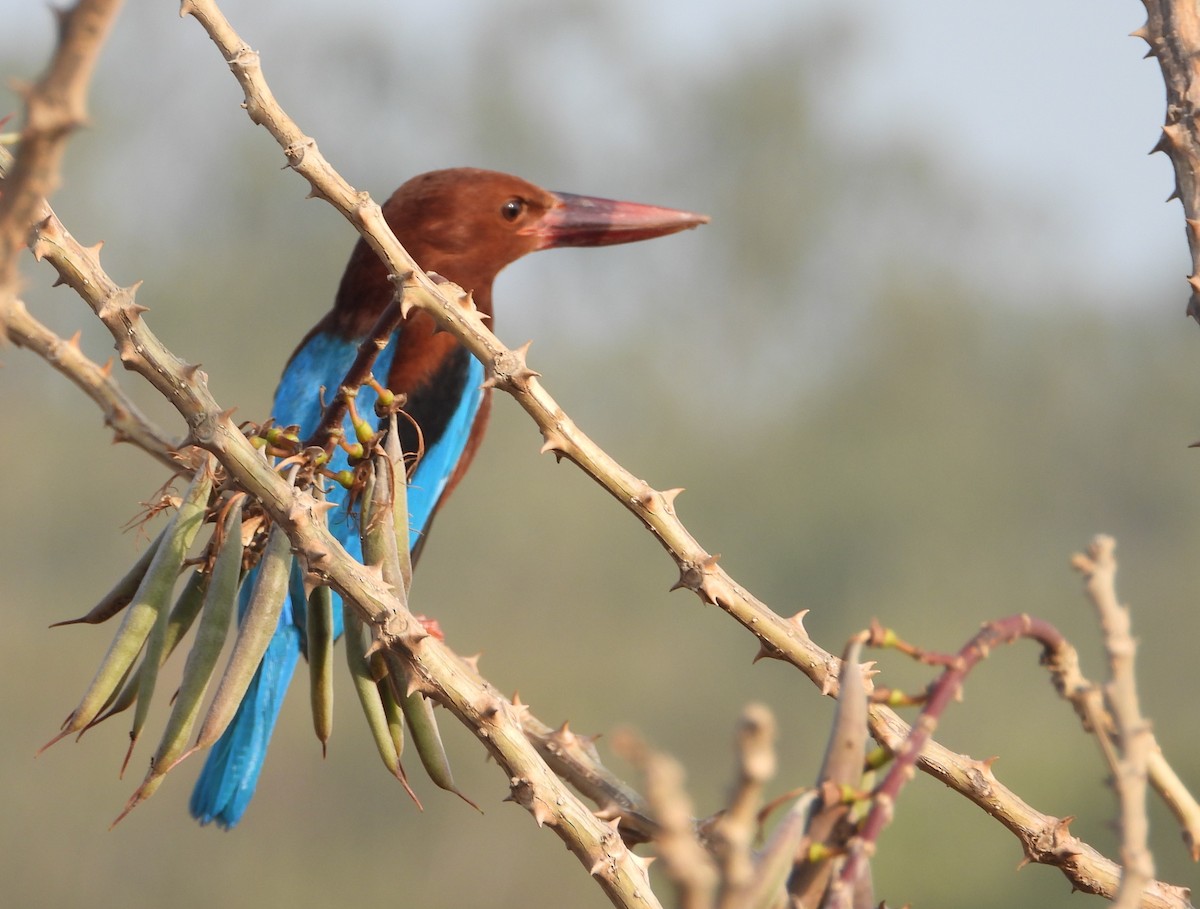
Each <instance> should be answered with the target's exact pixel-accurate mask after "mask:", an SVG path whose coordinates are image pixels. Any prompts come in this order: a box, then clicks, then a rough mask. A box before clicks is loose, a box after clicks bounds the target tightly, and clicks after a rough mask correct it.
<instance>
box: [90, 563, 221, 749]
mask: <svg viewBox="0 0 1200 909" xmlns="http://www.w3.org/2000/svg"><path fill="white" fill-rule="evenodd" d="M207 589H208V574H207V573H206V572H203V571H198V570H197V571H193V572H192V574H191V576H190V577H189V578H188V580H187V583H186V584H184V585H183V590H181V591H180V593H179V598H178V599H176V600H175V605H174V606H173V607H172V609H171V616H170V618H168V619H167V644H166V647H165V648H164V652H163V656H162V660H160V662H159V665H160V666H161V665H162V664H163V663H164V662H166V660H167V659H168V658H170V656H171V654H172V653H174V652H175V648H176V647H177V646H178V645H179V642H180V640H182V638H183V636H184V635H185V634H187V633H188V629H189V628H191V627H192V622H193V621H195V619H196V615H197V614H198V613H199V612H200V605H201V604H202V603H203V602H204V592H205V591H206V590H207ZM144 665H145V662H144V661H143V662H142V663H139V664H138V668H137V670H136V671H135V672H134V673H133V675H132V676H131V677H130V678H129V679H128V680H127V681H126V682H125V684H124V685H123V686H122V687H121V693H120V694H119V695H118V696H116V697H115V698H113V699H111V700H110V701H109V703H107V704H105V705H104V713H102V714H101V715H100V716H98V717H96V719H94V720H92V722H91V723H89V724H88V725H87V728H86V729H84V732H86V731H87V730H88V729H91V728H92V727H93V726H96V725H98V724H100V723H103V722H104V721H105V720H107V719H108V718H109V717H111V716H116V715H117V714H118V713H121V712H122V711H124V710H127V709H129V706H130V705H131V704H132V703H133V702H134V701H135V700H136V699H137V693H138V687H139V685H140V684H141V674H142V666H144ZM81 734H82V733H81ZM122 773H124V768H123V767H122Z"/></svg>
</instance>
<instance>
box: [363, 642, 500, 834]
mask: <svg viewBox="0 0 1200 909" xmlns="http://www.w3.org/2000/svg"><path fill="white" fill-rule="evenodd" d="M384 658H385V659H386V660H387V664H388V669H389V670H390V672H389V675H388V679H389V681H390V682H391V685H392V691H393V692H394V693H395V696H396V699H397V700H398V701H399V702H400V709H401V710H402V711H403V712H404V719H405V721H406V722H407V723H408V735H409V738H410V739H412V743H413V745H414V746H415V747H416V749H417V755H418V756H419V757H420V758H421V764H422V766H424V768H425V772H426V773H427V774H428V775H429V779H430V780H432V781H433V783H434V785H436V786H437V787H438V788H440V789H445V790H446V791H447V792H453V793H454V794H455V795H457V796H458V797H459V798H460V799H462V800H463V801H464V802H466V803H467V804H468V805H470V806H471V807H472V808H474V809H475V810H476V811H478V810H480V809H479V806H478V805H476V804H475V803H474V802H473V801H471V800H470V799H469V798H467V797H466V796H465V795H463V793H462V791H461V790H460V789H459V788H458V787H457V786H456V785H455V784H454V774H453V773H452V772H451V770H450V759H449V758H448V757H447V756H446V747H445V745H443V744H442V734H441V732H440V731H439V730H438V725H437V718H436V717H435V716H434V715H433V704H432V703H431V702H430V701H429V700H428V699H426V698H425V697H423V696H422V695H421V693H420V692H419V691H414V692H412V693H411V694H409V693H406V692H405V691H404V688H403V686H404V667H403V666H402V665H401V657H399V656H398V655H397V654H394V653H392V652H391V651H387V652H385V653H384Z"/></svg>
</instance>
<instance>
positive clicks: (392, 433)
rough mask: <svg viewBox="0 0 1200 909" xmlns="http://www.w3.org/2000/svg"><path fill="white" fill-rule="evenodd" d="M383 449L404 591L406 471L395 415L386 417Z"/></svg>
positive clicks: (407, 566)
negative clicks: (386, 461) (390, 481)
mask: <svg viewBox="0 0 1200 909" xmlns="http://www.w3.org/2000/svg"><path fill="white" fill-rule="evenodd" d="M383 451H384V454H385V455H386V456H387V460H388V464H389V466H390V467H391V471H390V472H389V475H390V476H391V480H392V532H393V534H394V535H395V537H396V542H397V543H399V544H401V545H399V546H397V547H396V557H397V558H398V559H399V560H400V577H401V579H402V580H403V582H404V593H405V596H406V597H407V594H408V591H409V590H410V589H412V571H413V569H412V554H411V553H410V552H409V550H408V538H409V530H408V473H407V469H406V466H405V463H404V450H403V449H402V448H401V447H400V431H399V429H398V428H397V426H396V415H395V414H394V413H393V414H392V415H391V416H390V417H389V418H388V433H387V438H386V439H384V442H383Z"/></svg>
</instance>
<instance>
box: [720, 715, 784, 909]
mask: <svg viewBox="0 0 1200 909" xmlns="http://www.w3.org/2000/svg"><path fill="white" fill-rule="evenodd" d="M775 734H776V729H775V717H774V716H773V715H772V714H771V711H770V709H769V708H767V707H766V706H764V705H763V704H748V705H746V707H745V708H744V709H743V710H742V716H741V719H740V720H739V722H738V731H737V743H736V751H735V754H736V758H737V765H736V772H737V777H736V779H735V780H734V783H733V787H732V791H731V792H730V795H729V804H728V806H727V808H726V810H725V811H723V812H721V814H719V815H718V816H717V817H716V818H715V819H714V820H713V822H712V825H711V829H710V830H709V831H708V843H709V848H710V849H711V850H712V852H713V855H714V857H715V858H716V860H717V863H718V865H719V867H720V869H721V896H720V902H719V903H718V905H719V906H721V907H722V909H732V907H734V906H737V905H738V904H739V901H740V900H741V898H742V896H743V894H744V893H745V892H746V890H747V889H748V888H749V887H750V886H751V884H752V882H753V880H754V876H755V865H754V848H753V847H754V838H755V836H756V835H757V833H758V810H759V808H760V807H761V806H762V801H763V789H764V787H765V786H766V783H767V782H768V781H769V780H771V779H772V778H773V777H774V776H775V767H776V756H775Z"/></svg>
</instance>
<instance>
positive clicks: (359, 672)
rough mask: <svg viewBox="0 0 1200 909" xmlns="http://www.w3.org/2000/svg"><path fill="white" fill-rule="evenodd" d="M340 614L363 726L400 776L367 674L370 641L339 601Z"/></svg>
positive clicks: (375, 691) (376, 691)
mask: <svg viewBox="0 0 1200 909" xmlns="http://www.w3.org/2000/svg"><path fill="white" fill-rule="evenodd" d="M342 618H343V622H344V624H345V631H344V633H343V635H344V637H345V641H346V663H347V664H348V665H349V667H350V679H351V681H352V682H353V683H354V691H355V692H356V693H357V694H358V701H359V704H361V705H362V711H363V716H365V717H366V718H367V727H368V728H369V729H370V730H371V737H372V738H373V739H374V740H375V747H376V749H378V751H379V757H380V759H381V760H382V761H383V766H385V767H386V768H387V769H388V773H390V774H392V775H393V776H394V777H396V779H398V780H403V779H404V770H403V769H402V768H401V766H400V749H399V748H397V747H396V740H395V738H394V736H393V735H392V732H391V730H390V728H389V723H388V714H387V711H386V710H385V709H384V703H383V699H382V698H381V697H380V694H379V686H378V685H376V683H375V679H374V678H373V676H372V674H371V668H370V665H369V664H368V662H367V657H366V652H367V646H368V644H369V643H370V641H369V640H368V639H367V636H366V631H365V629H364V628H363V623H362V622H361V621H360V620H359V618H358V614H357V613H356V612H355V611H354V609H353V608H352V607H351V606H349V605H347V604H343V606H342Z"/></svg>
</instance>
